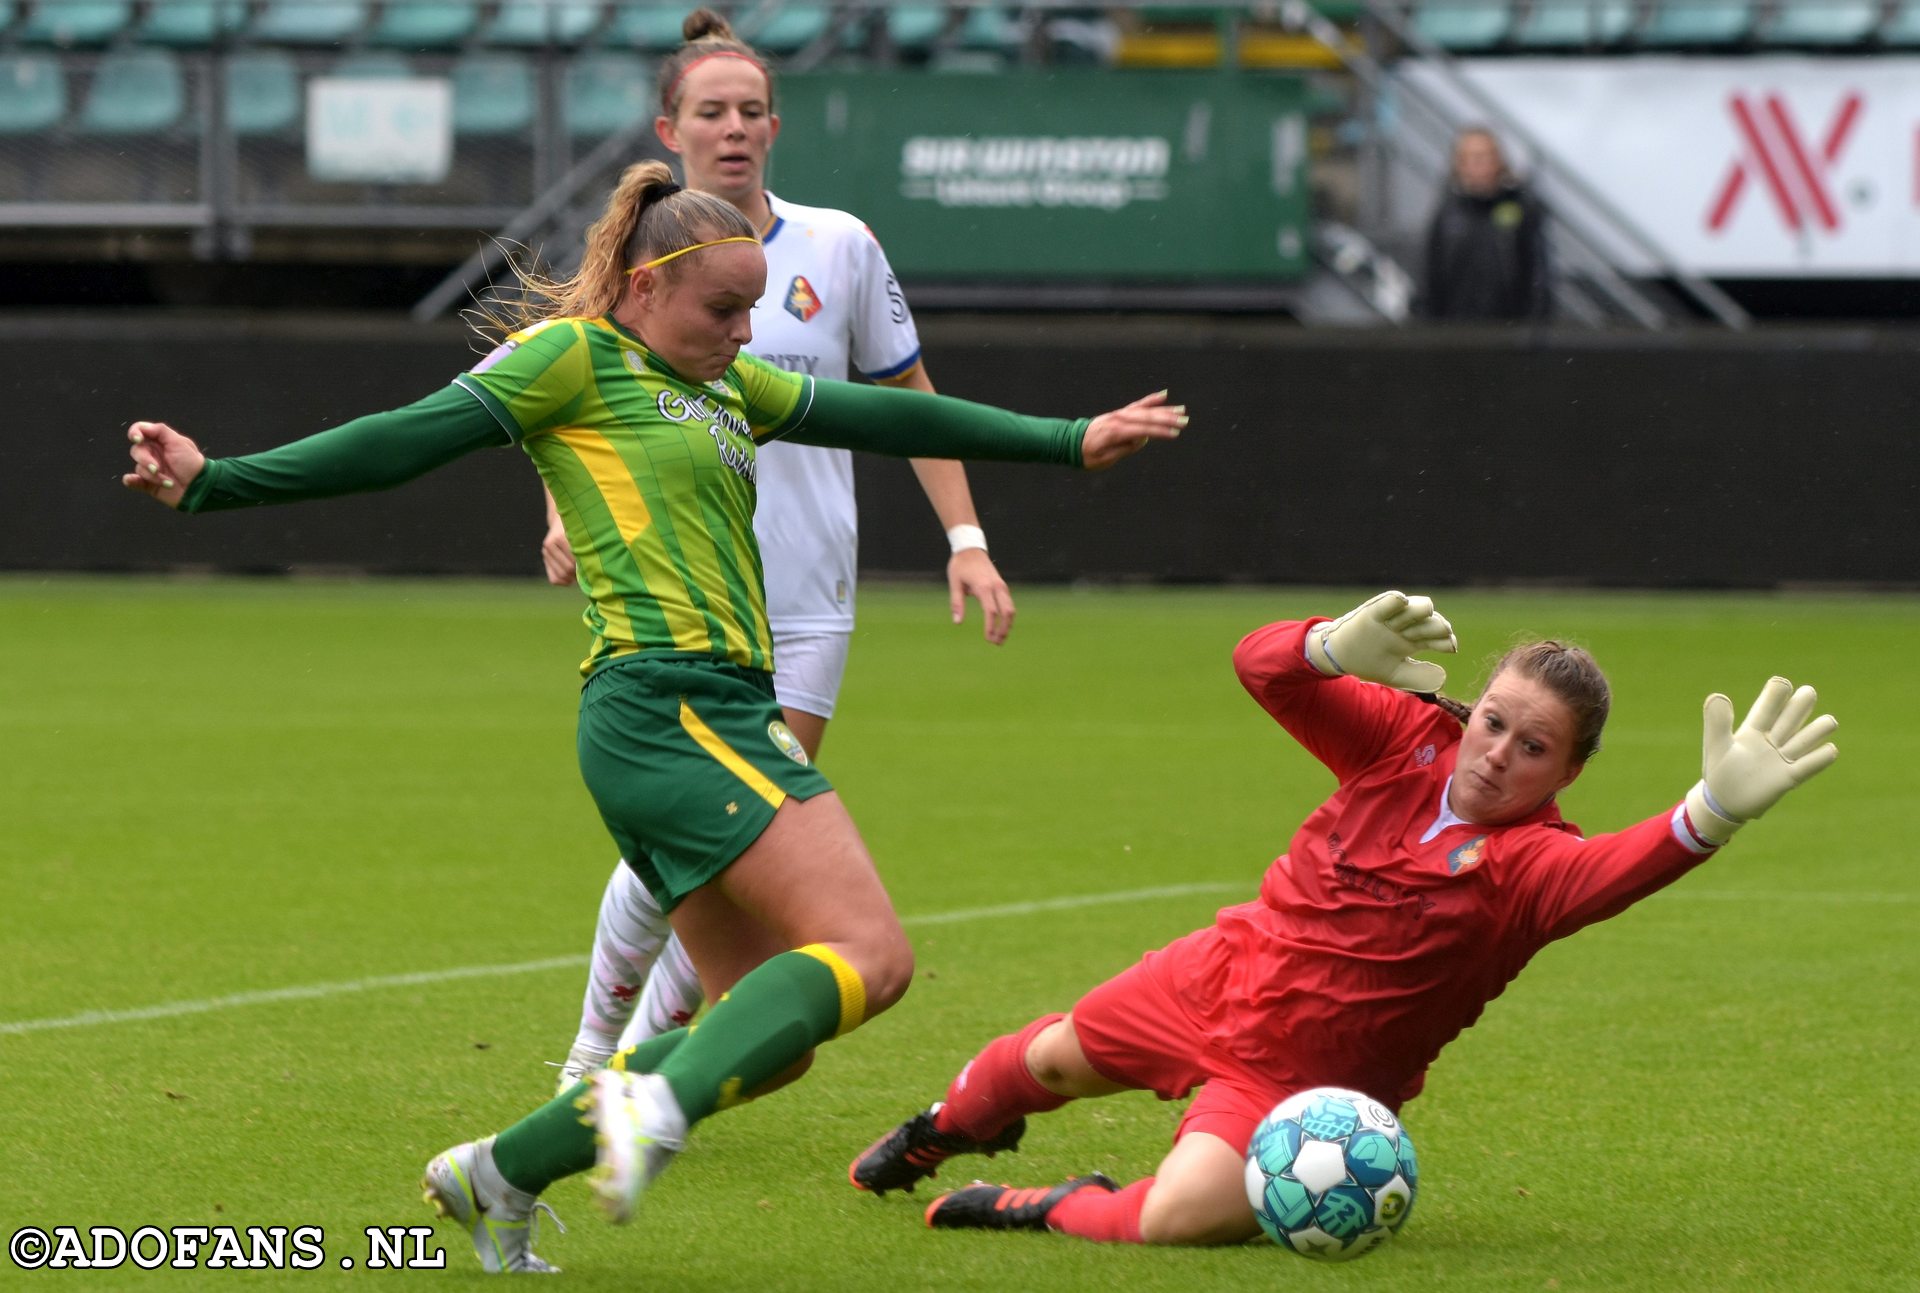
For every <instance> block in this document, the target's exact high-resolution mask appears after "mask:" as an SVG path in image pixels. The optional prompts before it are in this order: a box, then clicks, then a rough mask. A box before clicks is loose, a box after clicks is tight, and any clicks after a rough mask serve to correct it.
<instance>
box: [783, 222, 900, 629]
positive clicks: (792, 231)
mask: <svg viewBox="0 0 1920 1293" xmlns="http://www.w3.org/2000/svg"><path fill="white" fill-rule="evenodd" d="M767 205H768V206H769V207H771V208H772V210H773V227H772V228H770V229H769V230H767V232H766V235H765V237H764V239H763V241H764V243H765V245H766V253H767V294H766V295H765V296H763V297H761V298H760V301H759V303H758V304H756V305H755V306H754V307H753V342H752V344H750V345H749V346H748V347H747V350H748V351H749V352H750V353H752V354H754V355H757V356H759V357H760V358H761V359H764V360H766V361H767V362H768V363H770V364H777V365H778V366H780V367H781V368H786V369H790V370H792V371H794V372H800V373H810V374H812V375H813V376H815V377H832V378H838V379H841V380H844V379H845V378H846V377H847V376H848V373H849V372H850V371H852V370H858V371H859V372H860V373H861V374H862V375H864V376H866V377H871V378H887V377H897V376H899V375H900V374H901V373H904V372H906V371H907V370H908V369H910V368H912V367H913V366H914V365H915V364H916V363H918V362H919V361H920V335H919V333H918V332H916V331H915V330H914V326H913V313H912V312H911V311H910V310H908V309H907V299H906V297H905V296H904V295H902V294H901V291H900V285H899V283H897V282H895V281H894V277H893V269H892V267H891V266H889V265H888V264H887V254H886V253H885V252H884V251H882V250H881V249H880V244H879V242H878V241H876V240H875V238H874V236H873V234H872V233H870V232H869V231H868V230H867V227H866V226H865V225H864V224H861V223H860V221H859V220H857V219H856V218H854V217H853V216H850V215H848V214H847V213H846V212H845V211H834V210H831V209H829V208H826V207H803V206H799V205H796V204H795V203H792V202H783V201H781V200H780V199H779V198H777V197H775V196H774V195H773V194H771V193H769V194H767ZM759 490H760V500H759V503H758V505H757V507H756V509H755V511H754V515H753V531H754V534H755V535H756V536H757V537H758V538H759V540H760V555H761V558H762V560H763V561H764V563H765V566H766V577H767V619H768V622H769V624H770V625H771V627H772V629H773V632H774V634H775V635H776V639H777V637H778V635H780V634H783V633H803V632H821V631H837V632H843V633H844V632H850V631H852V629H853V584H854V572H855V568H856V565H857V562H858V555H859V532H860V527H859V520H858V517H857V514H856V512H855V510H854V503H853V455H852V454H851V453H849V452H848V451H847V450H845V449H822V448H819V447H818V446H815V445H799V444H787V443H785V442H783V441H778V440H776V441H773V442H772V443H770V444H765V445H762V446H760V458H759ZM776 651H777V647H776ZM776 664H777V655H776Z"/></svg>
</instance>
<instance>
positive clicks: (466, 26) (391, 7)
mask: <svg viewBox="0 0 1920 1293" xmlns="http://www.w3.org/2000/svg"><path fill="white" fill-rule="evenodd" d="M479 25H480V6H479V5H478V4H476V3H473V0H388V3H387V4H385V5H383V6H381V9H380V17H379V19H378V21H376V22H375V23H374V25H373V30H372V31H370V32H368V33H367V39H368V41H370V42H371V43H373V44H375V45H386V46H390V47H393V48H398V49H453V48H455V47H456V46H458V45H460V44H461V43H462V42H463V41H465V40H466V39H467V37H469V36H471V35H473V33H474V29H475V28H477V27H478V26H479Z"/></svg>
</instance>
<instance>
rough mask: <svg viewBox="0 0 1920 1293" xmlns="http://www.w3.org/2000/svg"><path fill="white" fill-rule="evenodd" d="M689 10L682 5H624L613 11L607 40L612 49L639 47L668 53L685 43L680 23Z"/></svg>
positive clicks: (605, 38)
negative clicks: (681, 34) (664, 6)
mask: <svg viewBox="0 0 1920 1293" xmlns="http://www.w3.org/2000/svg"><path fill="white" fill-rule="evenodd" d="M686 16H687V10H686V9H683V8H681V7H680V6H679V5H673V6H670V7H666V8H661V7H658V6H655V5H622V6H620V7H619V8H618V9H615V10H614V12H613V20H612V21H611V22H609V23H608V24H607V30H606V34H605V36H604V38H603V39H604V40H605V41H606V43H607V45H608V46H610V47H611V48H613V49H640V50H646V51H648V52H649V53H653V54H665V53H668V52H670V51H672V50H676V49H679V48H680V46H681V45H682V44H683V43H684V42H683V41H682V38H681V36H680V24H681V23H682V22H683V21H685V19H686Z"/></svg>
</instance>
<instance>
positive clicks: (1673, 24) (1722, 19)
mask: <svg viewBox="0 0 1920 1293" xmlns="http://www.w3.org/2000/svg"><path fill="white" fill-rule="evenodd" d="M1752 31H1753V3H1752V0H1659V2H1658V3H1657V4H1655V6H1654V8H1653V11H1652V12H1651V13H1649V14H1648V15H1647V17H1646V20H1645V21H1644V22H1643V23H1642V24H1641V26H1640V43H1641V44H1642V45H1645V46H1649V47H1660V46H1668V47H1694V48H1708V47H1712V46H1716V45H1737V44H1739V43H1740V42H1741V41H1743V40H1745V39H1746V38H1747V37H1748V36H1749V35H1750V34H1751V33H1752Z"/></svg>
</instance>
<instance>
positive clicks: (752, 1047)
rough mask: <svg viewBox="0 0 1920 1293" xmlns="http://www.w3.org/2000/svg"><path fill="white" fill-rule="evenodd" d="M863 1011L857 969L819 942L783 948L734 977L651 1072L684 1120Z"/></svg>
mask: <svg viewBox="0 0 1920 1293" xmlns="http://www.w3.org/2000/svg"><path fill="white" fill-rule="evenodd" d="M866 1013H867V999H866V990H865V988H864V987H863V986H862V985H861V982H860V976H859V975H858V974H857V973H855V971H854V969H853V967H852V966H850V965H848V964H847V963H846V961H844V960H842V959H841V958H840V956H839V955H838V954H836V953H834V952H832V951H829V950H828V949H827V948H825V947H822V946H821V945H819V944H818V943H815V944H812V945H810V946H807V947H803V948H800V949H799V950H797V951H792V952H782V953H781V954H780V955H778V956H776V957H772V958H771V959H769V960H767V961H765V962H763V963H762V964H760V965H758V966H756V967H755V968H754V969H753V970H752V971H751V972H750V973H748V974H747V975H746V976H745V977H744V978H742V979H741V980H740V982H738V983H736V984H734V985H733V989H732V991H730V992H728V993H727V994H726V995H724V996H722V997H721V998H720V1000H718V1001H716V1002H715V1003H714V1004H713V1005H712V1006H711V1007H710V1008H709V1009H708V1010H707V1013H706V1017H705V1018H703V1019H701V1020H700V1022H699V1023H697V1024H695V1025H694V1026H693V1027H692V1028H691V1029H689V1030H688V1033H687V1037H686V1039H685V1040H684V1041H682V1042H681V1043H680V1044H679V1045H678V1046H677V1047H675V1048H674V1050H673V1053H672V1054H671V1055H669V1056H668V1057H667V1058H666V1059H665V1060H664V1061H663V1062H662V1063H661V1064H660V1066H659V1067H658V1068H656V1069H655V1070H654V1072H656V1073H658V1074H659V1075H660V1076H661V1077H662V1078H665V1079H666V1082H667V1085H668V1086H669V1087H671V1088H673V1097H674V1099H675V1100H677V1101H678V1102H679V1104H680V1110H681V1112H682V1113H684V1114H686V1116H687V1123H688V1125H689V1126H691V1125H692V1124H693V1123H696V1122H698V1121H700V1119H702V1118H704V1117H706V1116H707V1115H708V1114H710V1113H713V1112H715V1111H717V1110H720V1109H725V1108H727V1107H728V1106H730V1105H734V1104H738V1103H739V1102H740V1100H741V1099H743V1098H744V1097H745V1096H746V1095H748V1094H749V1093H751V1092H752V1091H753V1090H754V1089H755V1088H757V1087H759V1086H760V1085H761V1084H762V1083H764V1082H767V1081H768V1080H770V1079H772V1078H774V1077H777V1076H778V1075H779V1074H781V1073H782V1072H784V1071H785V1070H786V1069H787V1068H788V1067H790V1066H791V1065H792V1064H793V1063H794V1062H795V1061H797V1060H798V1059H800V1058H801V1057H802V1056H803V1055H805V1054H806V1053H807V1052H808V1051H810V1050H812V1049H813V1048H814V1047H816V1046H818V1045H819V1044H820V1043H821V1042H824V1041H827V1040H828V1039H830V1038H833V1037H838V1036H839V1035H840V1034H841V1033H844V1032H847V1031H849V1030H850V1029H853V1028H855V1027H858V1026H859V1024H860V1022H861V1021H862V1020H863V1019H865V1018H866Z"/></svg>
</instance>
